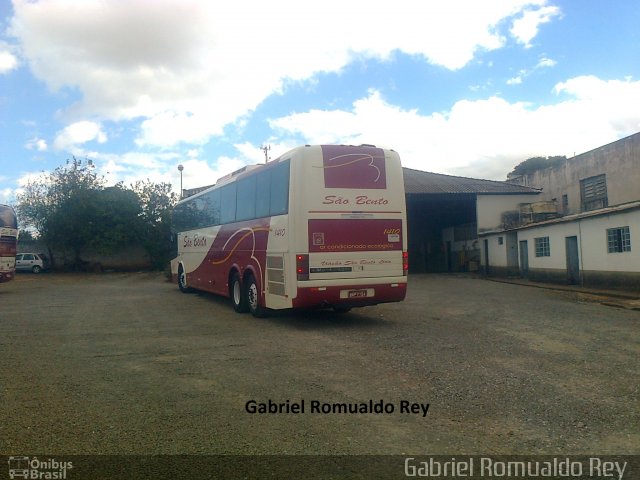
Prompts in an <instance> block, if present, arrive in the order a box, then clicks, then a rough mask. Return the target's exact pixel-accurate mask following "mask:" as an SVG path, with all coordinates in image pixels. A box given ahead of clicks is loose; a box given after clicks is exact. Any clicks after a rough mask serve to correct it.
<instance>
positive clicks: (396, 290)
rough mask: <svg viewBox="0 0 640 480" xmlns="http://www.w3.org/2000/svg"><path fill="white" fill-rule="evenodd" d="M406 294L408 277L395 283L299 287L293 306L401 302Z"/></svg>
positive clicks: (345, 305)
mask: <svg viewBox="0 0 640 480" xmlns="http://www.w3.org/2000/svg"><path fill="white" fill-rule="evenodd" d="M406 294H407V281H406V279H404V281H400V282H393V283H376V284H356V285H341V286H335V285H334V286H326V287H325V286H314V287H299V288H298V295H297V296H296V298H294V299H293V308H328V307H343V308H344V307H366V306H369V305H377V304H378V303H387V302H401V301H402V300H404V298H405V296H406Z"/></svg>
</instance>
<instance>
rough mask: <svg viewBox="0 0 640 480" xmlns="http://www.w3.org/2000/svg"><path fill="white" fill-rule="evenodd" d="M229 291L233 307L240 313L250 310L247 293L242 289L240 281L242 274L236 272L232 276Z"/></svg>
mask: <svg viewBox="0 0 640 480" xmlns="http://www.w3.org/2000/svg"><path fill="white" fill-rule="evenodd" d="M229 293H230V296H231V300H232V301H233V309H234V310H235V311H236V312H238V313H245V312H248V311H249V307H248V306H247V295H246V294H245V293H244V292H243V291H242V283H241V282H240V275H239V274H238V272H235V273H234V274H233V275H232V276H231V281H230V282H229Z"/></svg>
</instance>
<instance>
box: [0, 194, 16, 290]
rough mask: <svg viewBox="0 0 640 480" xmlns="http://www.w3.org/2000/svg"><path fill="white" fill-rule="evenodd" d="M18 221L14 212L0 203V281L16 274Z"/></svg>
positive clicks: (5, 280) (9, 278)
mask: <svg viewBox="0 0 640 480" xmlns="http://www.w3.org/2000/svg"><path fill="white" fill-rule="evenodd" d="M17 243H18V222H17V219H16V212H15V211H14V210H13V208H11V207H10V206H8V205H0V283H2V282H8V281H10V280H13V279H14V278H15V276H16V246H17Z"/></svg>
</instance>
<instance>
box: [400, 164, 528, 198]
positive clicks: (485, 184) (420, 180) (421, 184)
mask: <svg viewBox="0 0 640 480" xmlns="http://www.w3.org/2000/svg"><path fill="white" fill-rule="evenodd" d="M403 171H404V189H405V193H409V194H411V193H425V194H436V193H445V194H446V193H476V194H477V193H480V194H482V193H493V194H514V193H521V194H528V193H529V194H536V193H540V190H538V189H536V188H531V187H524V186H522V185H515V184H513V183H507V182H498V181H495V180H482V179H477V178H467V177H456V176H453V175H444V174H442V173H432V172H423V171H421V170H413V169H411V168H403Z"/></svg>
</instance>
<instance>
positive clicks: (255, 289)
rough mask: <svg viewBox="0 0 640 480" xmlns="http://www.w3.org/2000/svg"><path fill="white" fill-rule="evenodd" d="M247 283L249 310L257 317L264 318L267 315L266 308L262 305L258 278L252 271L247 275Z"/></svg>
mask: <svg viewBox="0 0 640 480" xmlns="http://www.w3.org/2000/svg"><path fill="white" fill-rule="evenodd" d="M245 285H246V287H247V288H246V295H245V297H246V299H247V305H248V307H249V311H250V312H251V314H252V315H253V316H254V317H256V318H262V317H264V316H266V314H267V312H266V309H265V308H264V307H263V306H262V305H260V287H259V286H258V282H256V278H255V277H254V276H253V275H252V274H251V273H250V274H248V275H247V281H246V282H245Z"/></svg>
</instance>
